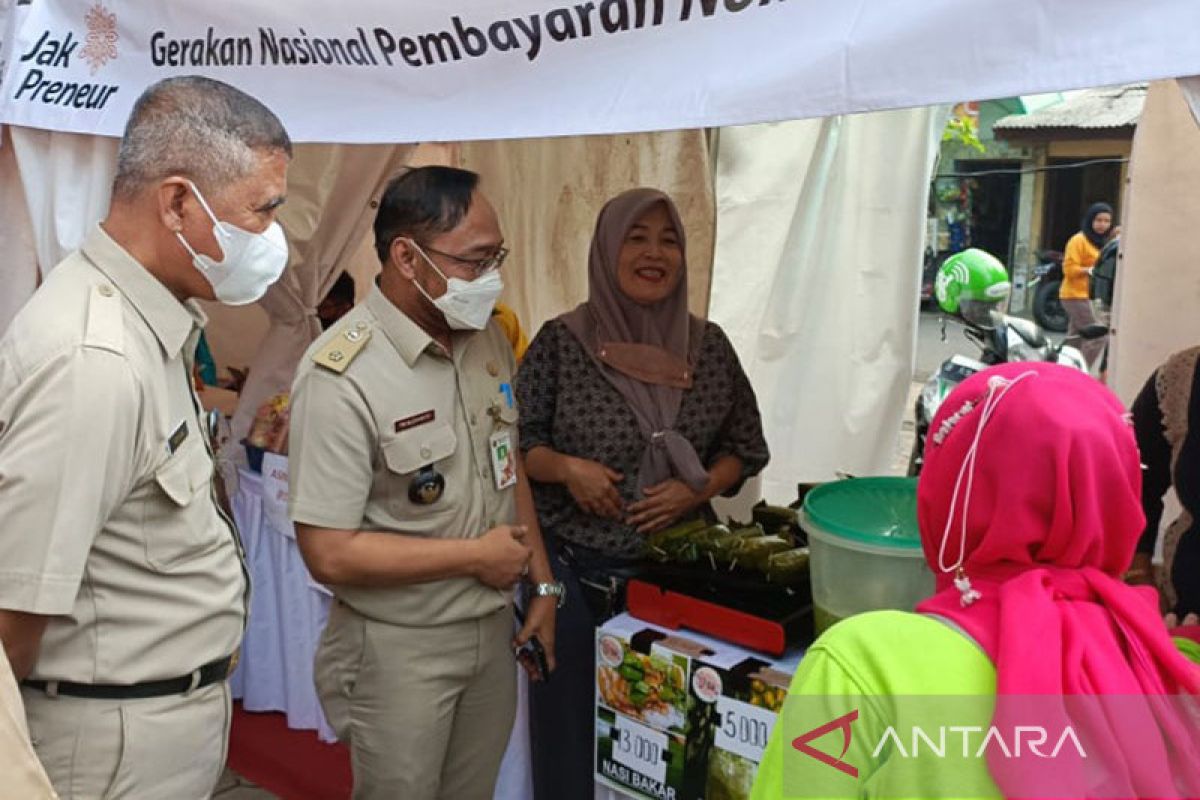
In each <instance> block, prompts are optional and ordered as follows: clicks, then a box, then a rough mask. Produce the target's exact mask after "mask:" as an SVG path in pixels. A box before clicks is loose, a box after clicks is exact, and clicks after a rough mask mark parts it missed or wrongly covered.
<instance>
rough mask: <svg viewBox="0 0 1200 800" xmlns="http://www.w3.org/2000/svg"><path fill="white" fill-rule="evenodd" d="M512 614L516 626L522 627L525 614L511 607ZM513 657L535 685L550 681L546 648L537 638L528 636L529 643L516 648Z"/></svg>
mask: <svg viewBox="0 0 1200 800" xmlns="http://www.w3.org/2000/svg"><path fill="white" fill-rule="evenodd" d="M513 612H514V614H515V615H516V618H517V624H518V625H521V626H524V624H525V614H524V613H523V612H522V611H521V609H520V608H518V607H516V606H514V607H513ZM514 655H515V656H516V659H517V663H519V664H520V665H521V666H523V667H524V668H525V670H526V671H527V672H528V673H529V675H530V677H531V678H532V680H533V681H534V682H535V683H542V682H544V681H547V680H549V679H550V665H549V663H547V661H546V648H544V647H542V643H541V642H540V641H538V638H537V636H530V637H529V641H527V642H526V643H525V644H524V645H522V646H521V647H518V648H517V649H516V651H515V652H514Z"/></svg>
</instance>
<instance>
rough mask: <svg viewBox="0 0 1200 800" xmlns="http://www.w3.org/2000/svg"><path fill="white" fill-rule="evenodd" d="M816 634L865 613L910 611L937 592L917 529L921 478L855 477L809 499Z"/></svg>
mask: <svg viewBox="0 0 1200 800" xmlns="http://www.w3.org/2000/svg"><path fill="white" fill-rule="evenodd" d="M800 524H801V525H802V526H803V527H804V530H805V531H807V532H808V544H809V548H810V550H811V559H810V566H809V569H810V571H811V574H812V593H813V605H814V612H815V613H814V616H815V619H814V622H815V626H816V630H817V633H820V632H821V631H823V630H825V629H826V628H828V627H829V626H830V625H832V624H834V623H835V622H837V621H839V620H841V619H845V618H846V617H849V616H851V615H853V614H858V613H861V612H863V611H873V610H876V609H881V608H895V609H900V610H903V611H911V610H912V608H913V606H915V605H916V604H917V603H918V602H920V601H921V600H924V599H925V598H926V597H929V596H930V595H931V594H933V585H934V582H933V573H932V572H931V571H930V569H929V566H928V565H927V564H926V563H925V553H924V552H923V551H922V550H921V534H920V531H919V530H918V528H917V480H916V478H853V479H850V480H844V481H837V482H835V483H827V484H825V485H823V486H819V487H817V488H816V489H813V490H812V491H811V492H809V493H808V496H807V497H805V498H804V507H803V510H802V513H801V515H800Z"/></svg>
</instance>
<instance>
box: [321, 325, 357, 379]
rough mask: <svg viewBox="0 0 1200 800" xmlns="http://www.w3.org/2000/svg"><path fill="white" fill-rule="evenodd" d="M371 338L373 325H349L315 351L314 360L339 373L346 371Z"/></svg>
mask: <svg viewBox="0 0 1200 800" xmlns="http://www.w3.org/2000/svg"><path fill="white" fill-rule="evenodd" d="M370 340H371V326H370V325H368V324H367V323H366V322H357V323H355V324H354V325H348V326H346V327H344V328H343V329H342V330H339V331H338V332H337V334H336V335H335V336H334V337H333V338H332V339H330V340H329V341H328V342H326V343H325V346H324V347H321V348H319V349H318V350H317V351H316V352H315V353H313V356H312V360H313V361H315V362H316V363H317V364H319V365H320V366H322V367H324V368H325V369H327V370H330V371H332V372H336V373H338V374H339V375H340V374H342V373H343V372H345V371H346V368H347V367H349V366H350V362H352V361H353V360H354V359H355V358H357V357H358V354H359V353H361V352H362V351H363V348H364V347H366V344H367V342H368V341H370Z"/></svg>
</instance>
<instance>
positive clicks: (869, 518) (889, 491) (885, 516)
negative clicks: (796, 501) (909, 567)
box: [804, 477, 921, 555]
mask: <svg viewBox="0 0 1200 800" xmlns="http://www.w3.org/2000/svg"><path fill="white" fill-rule="evenodd" d="M804 513H805V516H806V517H807V519H808V520H809V521H810V522H812V523H813V524H814V525H815V526H817V527H819V528H820V529H821V532H824V533H827V534H829V535H831V536H836V537H840V538H842V539H847V540H849V541H850V542H851V543H855V542H857V543H859V544H864V545H868V546H871V547H877V548H884V549H891V550H900V551H914V550H915V551H918V552H919V551H920V549H921V533H920V530H919V528H918V527H917V479H916V478H888V477H885V478H851V479H847V480H843V481H835V482H833V483H827V484H824V485H823V486H818V487H817V488H816V489H813V490H812V491H811V492H809V493H808V496H807V497H805V498H804ZM903 554H904V555H916V553H912V552H904V553H903Z"/></svg>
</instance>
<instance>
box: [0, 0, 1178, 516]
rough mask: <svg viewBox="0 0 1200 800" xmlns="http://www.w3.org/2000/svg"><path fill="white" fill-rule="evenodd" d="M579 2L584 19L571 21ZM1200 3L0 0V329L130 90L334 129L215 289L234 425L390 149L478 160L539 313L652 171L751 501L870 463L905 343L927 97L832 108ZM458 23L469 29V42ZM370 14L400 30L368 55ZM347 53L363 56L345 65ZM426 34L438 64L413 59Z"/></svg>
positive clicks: (1113, 72) (86, 204) (305, 321)
mask: <svg viewBox="0 0 1200 800" xmlns="http://www.w3.org/2000/svg"><path fill="white" fill-rule="evenodd" d="M568 8H569V11H568ZM586 8H590V9H591V10H590V11H585V9H586ZM659 10H661V12H662V22H661V24H658V23H656V21H655V20H656V19H657V15H658V12H659ZM710 12H711V13H710ZM571 14H575V16H576V19H575V20H574V21H575V23H576V24H575V29H576V31H575V32H576V34H577V36H576V38H574V39H572V38H570V37H569V36H568V35H567V33H566V31H567V27H568V26H566V21H567V19H569V18H570V16H571ZM580 14H585V15H586V14H594V17H591V18H590V21H591V22H592V26H591V28H590V30H591V34H590V35H588V36H585V35H584V34H583V27H582V20H581V19H579V15H580ZM622 19H626V20H627V21H628V23H629V25H628V27H629V29H628V30H624V29H623V26H622V24H621V20H622ZM506 20H507V22H506ZM638 20H641V21H642V24H641V25H640V26H639V25H638ZM1114 20H1120V24H1114ZM1197 23H1200V5H1197V4H1196V3H1194V2H1193V0H1141V1H1140V2H1137V3H1136V4H1135V3H1134V2H1132V1H1131V0H1086V2H1085V1H1084V0H1055V2H1049V0H1037V1H1035V0H1026V2H1022V3H1012V2H1004V1H1003V0H979V1H978V2H974V3H972V4H971V5H970V11H969V13H967V12H966V11H965V9H964V7H963V3H961V2H953V1H952V0H892V1H891V2H886V3H885V2H877V1H876V2H867V0H858V1H857V2H851V3H844V4H842V5H840V6H836V5H832V4H822V6H821V7H820V9H819V10H817V9H815V8H814V6H813V4H811V3H801V2H797V0H788V2H782V0H770V1H767V2H757V3H753V2H749V0H601V2H598V3H592V4H582V5H579V6H570V7H567V6H564V7H563V9H562V10H561V13H560V10H559V9H556V8H553V7H548V6H546V5H545V4H541V3H534V2H532V0H520V2H506V3H501V2H498V1H497V0H476V1H475V2H473V3H471V4H470V6H469V8H468V7H463V8H461V9H457V8H454V7H452V6H451V7H447V6H446V5H445V4H433V3H428V4H421V5H414V6H412V7H409V8H405V9H404V11H403V14H400V13H398V12H397V11H396V10H395V9H394V7H393V6H392V5H391V4H385V3H383V2H381V0H370V1H368V0H356V2H352V3H348V4H343V5H342V6H339V7H337V8H336V9H335V8H333V7H330V6H328V5H327V4H324V3H317V2H315V0H300V2H296V3H291V4H288V5H287V6H286V7H282V6H281V7H276V6H273V5H271V4H265V3H258V4H246V3H239V4H232V3H227V4H208V5H207V6H197V7H186V8H185V7H178V8H177V7H174V6H172V7H170V8H169V9H168V8H167V7H162V8H159V7H157V6H153V7H151V6H147V5H146V4H135V3H131V2H127V1H126V0H107V2H105V0H101V2H94V0H36V2H33V3H32V4H28V5H21V6H15V5H13V0H0V28H2V29H3V30H5V31H6V34H5V39H4V41H3V46H2V49H0V61H3V62H4V65H3V67H2V68H0V69H2V70H3V72H2V74H3V76H4V79H3V84H2V86H0V121H7V122H8V123H10V126H11V127H10V128H9V129H8V131H7V134H6V136H5V138H4V140H3V143H4V146H3V147H0V180H3V184H2V185H0V197H4V198H5V201H6V204H7V205H18V206H24V209H21V208H19V207H18V208H16V210H15V211H14V213H8V214H4V215H2V216H0V243H3V244H5V245H6V249H5V252H6V259H5V261H4V263H3V270H4V272H5V275H4V279H5V286H6V287H7V288H11V289H13V291H12V292H6V293H5V297H4V300H3V302H2V303H0V329H2V328H3V327H4V326H5V325H6V324H7V321H8V319H9V318H10V317H11V314H12V313H13V312H14V311H15V309H16V308H17V307H19V305H20V303H21V302H23V300H24V298H25V297H26V296H27V295H28V294H29V292H31V291H32V288H33V287H34V286H35V284H36V282H37V280H38V278H37V275H38V274H39V272H38V271H39V270H40V271H41V272H42V273H44V272H45V271H46V270H48V269H50V268H52V267H53V265H54V263H56V261H57V260H58V258H60V257H61V256H62V255H63V254H65V253H66V252H67V251H69V250H70V249H72V248H73V247H75V246H76V245H77V244H78V243H79V241H80V240H81V239H82V236H83V233H84V231H85V230H86V229H87V227H88V226H89V225H91V224H93V223H94V221H95V220H97V219H99V218H100V217H101V216H102V214H103V213H104V210H105V203H106V189H107V186H108V183H109V180H110V178H111V174H112V168H113V158H114V153H115V143H114V140H113V139H112V138H109V137H111V136H113V135H116V134H118V133H119V131H120V128H121V126H122V125H123V122H124V119H125V116H126V115H127V112H128V109H129V107H130V105H131V104H132V101H133V100H134V99H135V98H136V96H137V95H138V93H139V92H140V91H141V90H142V88H144V87H145V86H146V85H148V84H149V83H151V82H153V81H154V80H157V79H159V78H161V77H164V76H167V75H171V74H182V73H190V72H200V73H203V74H208V75H212V76H214V77H218V78H221V79H224V80H227V81H230V82H232V83H235V84H237V85H239V86H242V87H243V88H245V89H247V90H248V91H251V92H253V93H255V94H256V95H257V96H260V97H262V98H263V99H264V100H266V101H267V102H268V104H270V105H271V106H272V107H273V108H275V109H276V110H277V111H278V112H279V113H280V115H281V117H282V118H283V119H284V122H285V124H286V125H287V126H288V128H289V130H290V131H291V132H292V133H293V135H294V137H295V138H296V139H297V140H298V141H301V142H321V141H324V142H339V143H343V144H315V143H314V144H306V145H302V146H301V147H300V148H299V149H298V154H297V159H296V163H295V165H294V167H293V170H292V187H291V193H290V194H291V199H290V202H289V206H288V208H287V210H286V212H285V215H284V224H285V227H286V228H287V230H288V232H289V236H290V238H291V240H292V244H293V258H292V262H291V265H290V267H289V273H288V274H287V275H286V276H285V278H284V279H283V281H281V283H280V285H279V286H278V287H277V288H276V289H274V290H273V291H272V293H271V295H270V296H269V297H268V298H266V299H265V300H264V302H263V303H261V304H260V305H259V306H258V307H256V308H254V309H249V310H247V309H242V310H234V311H227V310H225V309H214V312H213V317H214V322H213V325H212V326H210V336H211V338H212V340H213V345H214V350H215V351H216V353H217V356H218V358H219V360H221V361H222V362H223V363H225V364H230V365H238V366H241V365H244V364H246V363H252V364H253V369H252V375H253V380H252V382H251V384H250V385H249V386H248V388H247V390H246V392H245V395H244V398H243V401H242V407H241V410H240V413H239V415H238V422H239V426H240V427H241V428H242V429H244V427H245V425H246V424H247V421H248V418H249V415H251V414H252V413H253V409H254V407H255V406H256V405H257V403H258V402H259V401H260V400H262V399H263V398H265V397H266V396H269V395H270V394H271V393H273V392H276V391H281V390H284V389H286V388H287V386H288V383H289V381H290V376H291V374H292V369H293V367H294V363H295V360H296V359H297V358H298V357H299V354H300V353H301V352H302V351H303V349H304V347H305V346H306V344H307V343H308V341H309V340H310V339H311V337H312V335H313V334H314V332H315V327H314V325H313V306H314V305H315V302H316V299H317V298H318V297H320V294H321V292H322V291H323V290H324V289H325V288H327V286H328V285H329V282H330V281H331V280H332V278H333V276H335V275H336V274H337V273H338V272H340V271H341V270H343V269H346V270H349V271H351V272H352V273H354V274H356V275H358V276H359V277H364V276H369V275H371V274H372V273H373V272H374V271H375V270H376V269H377V268H378V265H377V263H376V262H375V261H374V259H373V257H372V255H371V249H370V242H369V236H368V235H367V234H368V230H367V229H368V226H369V221H370V219H371V217H372V216H373V208H374V204H375V203H376V202H377V199H378V193H379V191H380V188H381V186H382V184H383V183H384V182H385V181H386V179H387V178H388V177H389V176H390V175H392V174H394V173H395V171H396V169H397V168H398V167H399V166H400V165H401V164H403V163H405V162H407V161H409V160H410V159H412V158H418V159H426V160H435V161H442V162H445V163H454V164H460V165H463V166H467V167H469V168H473V169H476V170H478V171H480V172H481V173H482V174H483V175H484V176H485V181H486V186H487V191H488V192H489V194H491V195H492V196H493V199H494V200H495V201H496V203H497V206H498V208H499V210H500V212H501V215H502V219H503V222H504V224H505V227H506V231H507V233H508V235H509V240H510V242H511V243H512V244H513V251H514V254H515V255H514V259H513V264H512V266H511V267H509V268H506V279H507V281H508V284H509V291H508V294H507V299H508V300H509V301H510V302H511V303H512V304H513V305H514V306H515V307H516V309H517V311H518V313H519V314H520V315H521V317H522V319H523V320H524V321H525V323H526V325H527V327H529V328H531V329H532V330H536V328H537V327H538V326H539V325H540V324H541V322H543V321H544V320H545V319H547V318H548V317H550V316H552V315H554V314H556V313H559V312H560V311H562V310H564V309H566V308H569V307H570V306H571V305H573V304H574V303H576V302H578V301H580V300H581V299H583V297H584V295H585V293H586V279H585V269H584V258H585V253H586V248H587V240H588V238H589V236H590V231H591V226H592V221H593V220H594V218H595V214H596V212H597V211H598V210H599V208H600V205H601V204H602V203H603V201H604V200H605V199H606V198H607V197H609V196H611V195H613V194H615V193H616V192H618V191H620V190H622V189H624V188H628V187H629V186H630V185H634V184H648V185H656V186H659V187H661V188H664V189H666V190H667V191H669V192H670V193H671V194H672V195H673V196H675V197H677V198H678V199H679V201H680V204H681V206H682V207H683V210H684V214H685V219H686V222H687V227H688V231H689V234H690V238H691V241H692V245H693V246H692V248H691V250H690V252H691V255H692V257H691V259H690V261H691V268H692V269H693V270H694V271H695V272H696V273H697V275H696V276H695V279H694V280H693V281H692V285H693V286H695V287H696V289H695V291H694V293H693V297H692V307H693V310H695V311H697V312H698V313H709V314H710V315H711V316H712V317H713V318H714V319H716V320H717V321H718V322H721V323H722V324H723V325H725V327H726V328H727V329H728V330H729V333H730V335H731V337H732V338H733V339H734V342H735V343H736V345H737V346H738V349H739V352H740V353H741V355H742V357H743V359H744V361H745V362H746V367H747V370H748V372H749V373H750V375H751V378H752V380H753V381H754V382H755V385H756V387H757V389H758V392H759V398H760V404H761V405H762V406H763V410H764V417H765V418H766V420H767V426H768V433H769V436H770V440H771V442H772V445H773V449H774V460H773V462H772V465H771V467H770V469H769V471H768V473H767V476H766V478H767V487H768V496H769V497H770V498H771V499H772V500H777V501H787V500H789V499H790V497H789V495H790V492H791V487H792V485H793V484H794V482H796V481H801V480H802V481H811V480H822V479H827V478H831V477H833V474H834V472H835V471H836V470H839V469H841V470H846V471H850V472H857V473H869V472H879V471H883V470H885V469H886V468H887V466H888V464H889V462H890V460H891V449H892V444H893V442H894V440H895V436H896V433H897V431H898V428H899V424H900V414H901V413H902V411H903V410H902V409H901V404H900V403H899V400H900V399H901V397H902V393H903V389H904V386H905V384H906V382H907V380H908V375H909V374H910V372H911V367H912V361H913V356H914V348H915V303H914V302H913V301H914V299H915V294H916V287H917V280H918V279H917V273H918V271H919V269H920V263H921V234H920V225H921V221H922V220H923V217H924V213H925V208H924V190H925V185H926V183H927V177H928V172H929V166H930V164H931V163H932V157H933V153H934V150H935V147H936V143H937V135H936V134H937V128H938V125H937V119H938V116H937V114H936V113H934V112H933V111H932V110H930V109H928V108H921V109H916V110H911V111H903V112H894V113H882V114H872V115H867V116H862V117H854V116H843V114H844V113H845V112H851V111H862V110H868V109H878V108H891V107H908V106H922V105H925V104H928V103H932V102H937V101H947V100H960V99H963V98H972V97H992V96H1011V95H1018V94H1027V93H1030V92H1036V91H1042V90H1048V89H1064V88H1071V87H1078V86H1087V85H1096V84H1100V83H1115V82H1121V81H1128V80H1139V79H1146V78H1154V77H1159V76H1174V75H1184V74H1192V73H1196V72H1200V50H1198V49H1197V48H1195V47H1192V46H1190V45H1189V44H1188V43H1187V41H1186V37H1180V36H1177V35H1173V34H1172V32H1173V31H1179V30H1195V29H1197ZM535 25H536V26H538V27H537V30H540V31H541V32H542V39H540V40H539V42H540V44H539V45H538V50H537V51H536V54H535V52H534V50H533V44H532V42H533V39H532V38H530V39H529V40H528V42H526V44H527V45H528V46H527V47H526V46H523V45H519V46H516V47H514V48H511V49H506V47H503V46H501V45H500V44H497V42H501V43H502V44H503V43H504V42H507V39H506V38H505V37H506V36H508V33H507V32H508V31H510V30H511V31H516V32H518V33H516V34H514V35H516V36H518V42H525V41H526V40H524V39H519V32H520V31H521V30H533V29H534V27H533V26H535ZM556 26H557V27H556ZM475 29H478V30H479V31H481V32H482V34H481V35H483V36H485V38H486V39H487V40H488V42H487V47H488V49H487V52H486V53H484V54H481V55H479V56H475V55H472V53H473V52H474V50H476V49H478V47H477V45H479V40H477V39H475V38H473V34H471V33H470V31H472V30H475ZM609 29H611V30H609ZM554 31H559V33H561V36H558V35H557V34H555V33H554ZM439 32H446V36H441V35H440V34H439ZM243 37H244V38H245V39H246V40H247V41H248V44H247V45H246V47H248V49H249V52H250V54H251V55H252V57H251V58H248V59H242V60H244V61H246V62H248V63H245V64H240V65H239V64H233V65H230V64H227V63H223V62H222V60H223V59H224V60H225V61H228V60H229V59H228V58H225V56H224V55H223V53H226V52H227V51H228V52H231V53H232V56H231V58H233V60H234V61H236V60H238V58H237V56H238V52H239V49H240V48H242V39H243ZM272 37H274V38H272ZM280 37H283V38H286V39H287V40H288V42H289V44H288V46H287V47H284V45H283V44H281V42H282V41H283V39H282V38H280ZM388 37H391V39H394V41H395V47H396V51H395V53H391V52H390V51H389V52H388V53H385V52H384V51H385V50H387V48H388V47H390V45H389V44H388V43H389V41H391V40H390V39H389V38H388ZM422 37H424V38H422ZM456 37H457V38H456ZM556 37H557V38H556ZM559 39H562V40H561V41H559ZM299 40H303V41H299ZM318 41H320V42H322V43H323V44H322V45H320V46H318V44H317V42H318ZM352 41H358V42H360V44H359V45H358V46H356V47H353V48H352V47H350V42H352ZM172 42H174V43H176V44H174V45H172V44H171V43H172ZM229 42H231V43H232V44H228V43H229ZM337 42H341V45H340V47H341V49H342V50H344V51H345V55H344V56H336V57H335V56H331V58H333V59H334V61H337V60H338V59H341V61H342V62H343V63H316V64H314V63H309V64H307V65H302V64H287V63H283V62H284V61H286V60H287V59H285V58H284V57H283V56H282V55H280V56H278V59H277V58H276V56H275V50H274V49H273V48H278V49H279V50H280V52H282V51H283V50H287V49H290V50H292V51H293V54H294V53H295V52H298V51H299V50H301V49H304V48H307V52H308V55H309V60H310V61H311V60H312V59H313V58H314V57H315V58H316V60H317V61H318V62H322V61H325V60H328V59H325V58H324V56H323V55H322V54H323V53H324V52H325V51H326V50H328V51H329V52H330V53H335V52H336V51H337V50H338V48H337V47H335V43H337ZM439 43H440V44H439ZM468 45H469V46H468ZM439 46H440V47H441V48H442V50H443V51H444V63H443V58H437V57H435V56H436V51H437V49H438V47H439ZM480 46H481V45H480ZM414 47H415V48H417V50H412V48H414ZM352 50H353V51H360V52H361V55H362V57H363V58H365V59H366V60H365V62H364V63H361V64H358V63H352V59H351V58H350V53H351V51H352ZM406 52H407V53H409V61H405V60H404V59H405V56H404V53H406ZM455 52H457V53H458V57H457V58H455V57H454V53H455ZM426 54H428V55H429V56H430V58H427V59H425V60H426V61H428V62H430V63H428V64H425V65H423V66H420V67H417V66H412V64H411V62H412V61H413V60H420V59H421V58H424V56H425V55H426ZM530 56H532V57H530ZM389 57H390V58H391V59H392V62H393V63H391V64H390V65H389V64H387V61H388V58H389ZM297 58H298V57H297ZM196 61H200V62H205V63H203V64H202V65H199V66H197V65H195V64H194V63H193V62H196ZM156 62H157V63H156ZM167 62H170V63H167ZM35 73H39V74H37V75H35ZM96 87H116V89H115V91H108V90H107V89H103V88H101V89H98V88H96ZM102 96H103V98H106V99H104V101H103V102H101V99H102ZM89 105H91V106H93V107H92V108H88V106H89ZM795 117H812V118H823V119H818V120H817V121H815V122H802V123H790V124H783V125H774V126H767V127H763V128H751V129H743V130H737V129H728V128H726V129H724V130H723V131H722V133H721V135H720V136H719V137H716V141H717V144H716V147H715V148H710V147H709V142H708V141H707V140H706V137H705V136H704V135H703V134H702V133H700V132H699V131H693V132H691V133H686V132H684V133H648V134H639V135H629V136H626V135H610V136H604V137H593V138H578V137H567V138H561V137H564V136H565V135H568V134H578V133H601V132H615V131H626V130H654V129H684V128H693V129H694V128H700V127H712V126H718V125H725V124H731V123H745V122H753V121H758V120H772V119H775V120H780V119H788V118H795ZM537 134H550V135H554V136H556V137H560V138H554V139H525V140H520V141H511V142H491V143H483V142H477V143H469V144H460V145H448V146H445V147H441V148H435V149H432V151H431V149H430V148H429V146H428V145H423V146H421V147H419V148H413V147H410V146H407V145H404V144H396V143H403V142H411V141H418V140H425V141H430V140H436V141H454V140H469V139H481V138H502V137H527V136H533V135H537ZM355 142H379V143H380V144H377V145H371V146H365V145H360V144H353V143H355ZM10 144H11V146H9V145H10ZM18 184H19V185H18ZM21 197H23V198H24V202H23V203H19V204H18V203H17V202H16V201H17V199H18V198H21ZM7 205H6V207H7ZM714 230H715V234H714ZM1128 233H1129V235H1131V236H1132V235H1136V233H1135V231H1134V230H1130V231H1129V232H1128ZM714 242H715V261H713V260H710V259H709V258H708V256H709V254H711V253H713V252H714V251H713V243H714ZM710 276H711V287H712V300H711V304H710V302H709V296H708V288H709V286H710ZM361 284H362V282H361V281H360V286H361ZM263 342H265V343H266V344H265V345H264V346H262V347H261V348H260V347H259V345H260V344H261V343H263ZM834 420H837V423H838V424H836V425H834V424H832V421H834Z"/></svg>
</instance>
